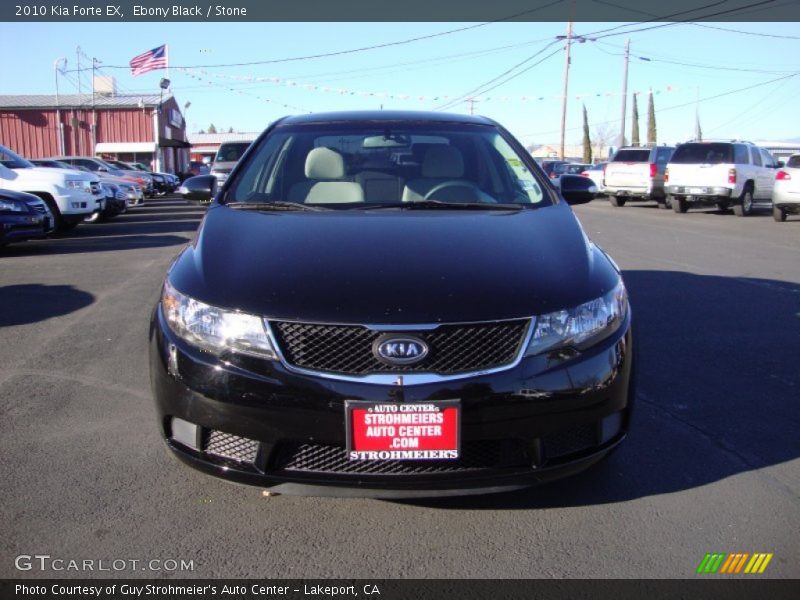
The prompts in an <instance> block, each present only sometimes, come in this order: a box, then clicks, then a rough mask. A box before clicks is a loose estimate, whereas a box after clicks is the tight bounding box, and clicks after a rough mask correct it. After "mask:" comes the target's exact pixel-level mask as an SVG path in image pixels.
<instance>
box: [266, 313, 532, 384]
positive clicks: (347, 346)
mask: <svg viewBox="0 0 800 600" xmlns="http://www.w3.org/2000/svg"><path fill="white" fill-rule="evenodd" d="M271 325H272V327H273V331H274V332H275V335H276V337H277V338H278V344H279V346H280V348H281V350H282V352H283V354H284V356H285V358H286V360H287V361H288V362H289V363H290V364H292V365H294V366H296V367H300V368H303V369H310V370H313V371H326V372H333V373H345V374H352V375H365V374H368V373H381V372H383V373H386V372H391V373H400V372H427V373H440V374H452V373H466V372H470V371H480V370H484V369H489V368H494V367H500V366H503V365H507V364H510V363H512V362H513V361H514V359H515V358H516V357H517V355H518V354H519V350H520V346H521V344H522V342H523V340H524V338H525V332H526V331H527V328H528V319H520V320H516V321H500V322H492V323H463V324H458V325H441V326H439V327H437V328H436V329H432V330H420V331H403V332H402V333H404V334H409V335H413V336H414V337H417V338H420V339H421V340H423V341H424V342H425V343H426V344H427V345H428V347H429V353H428V355H427V356H426V357H425V358H424V359H423V360H422V361H420V362H419V363H416V364H411V365H392V366H389V365H386V364H384V363H383V362H381V361H380V360H378V358H377V357H376V356H375V354H373V351H372V346H373V344H374V343H375V341H376V340H377V339H378V338H379V337H381V336H382V335H384V334H383V333H382V332H380V331H374V330H372V329H369V328H367V327H364V326H360V325H315V324H311V323H294V322H287V321H274V322H272V323H271Z"/></svg>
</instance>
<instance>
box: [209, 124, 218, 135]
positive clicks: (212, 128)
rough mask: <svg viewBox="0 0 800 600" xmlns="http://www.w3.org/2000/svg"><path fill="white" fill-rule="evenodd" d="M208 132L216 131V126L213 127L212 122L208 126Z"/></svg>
mask: <svg viewBox="0 0 800 600" xmlns="http://www.w3.org/2000/svg"><path fill="white" fill-rule="evenodd" d="M208 133H217V128H216V127H214V124H213V123H212V124H211V125H209V126H208Z"/></svg>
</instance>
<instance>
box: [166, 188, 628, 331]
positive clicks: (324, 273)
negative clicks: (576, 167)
mask: <svg viewBox="0 0 800 600" xmlns="http://www.w3.org/2000/svg"><path fill="white" fill-rule="evenodd" d="M169 279H170V281H171V283H172V285H173V286H175V287H176V288H177V289H178V290H179V291H181V292H183V293H185V294H188V295H189V296H192V297H194V298H197V299H198V300H201V301H203V302H206V303H208V304H212V305H215V306H219V307H223V308H228V309H236V310H241V311H243V312H248V313H253V314H259V315H264V316H267V317H272V318H279V319H287V320H303V321H309V322H327V323H376V324H387V323H393V324H414V323H436V322H466V321H486V320H499V319H510V318H518V317H527V316H531V315H535V314H542V313H546V312H551V311H553V310H558V309H562V308H567V307H571V306H576V305H578V304H581V303H583V302H585V301H587V300H590V299H592V298H596V297H598V296H600V295H602V294H603V293H605V292H606V291H608V290H610V289H611V288H612V287H613V286H614V285H615V284H616V281H617V279H618V274H617V272H616V270H615V269H614V267H613V266H612V265H611V263H610V261H609V260H608V259H607V258H606V256H605V255H604V254H603V253H602V251H601V250H599V249H598V248H597V247H596V246H595V245H594V244H592V243H591V242H589V241H588V239H587V238H586V236H585V235H584V233H583V230H582V229H581V226H580V224H579V223H578V221H577V219H576V218H575V216H574V215H573V213H572V210H571V209H570V207H569V206H568V205H566V203H563V202H562V203H559V204H557V205H554V206H550V207H546V208H541V209H535V210H522V211H508V212H506V211H444V210H415V211H413V212H412V211H403V210H400V209H397V210H377V211H372V212H370V211H358V210H353V211H337V210H332V211H329V212H314V213H312V212H269V213H260V212H254V211H240V210H234V209H230V208H227V207H224V206H215V207H212V208H210V209H209V211H208V214H207V215H206V217H205V219H204V221H203V223H202V224H201V227H200V229H199V231H198V234H197V237H196V239H195V241H194V243H193V244H192V245H190V246H189V247H188V248H187V249H186V250H185V251H184V252H183V253H182V254H181V255H180V256H179V258H178V259H177V260H176V262H175V263H174V265H173V267H172V269H171V271H170V273H169Z"/></svg>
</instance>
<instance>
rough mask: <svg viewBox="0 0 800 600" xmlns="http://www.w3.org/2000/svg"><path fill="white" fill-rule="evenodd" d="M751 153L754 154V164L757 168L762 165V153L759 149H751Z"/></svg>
mask: <svg viewBox="0 0 800 600" xmlns="http://www.w3.org/2000/svg"><path fill="white" fill-rule="evenodd" d="M750 151H751V153H752V154H753V164H754V165H756V166H757V167H760V166H762V165H761V153H760V152H759V151H758V148H750Z"/></svg>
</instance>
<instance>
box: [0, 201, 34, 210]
mask: <svg viewBox="0 0 800 600" xmlns="http://www.w3.org/2000/svg"><path fill="white" fill-rule="evenodd" d="M0 210H2V211H6V212H28V207H27V205H25V204H23V203H22V202H16V201H14V200H0Z"/></svg>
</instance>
